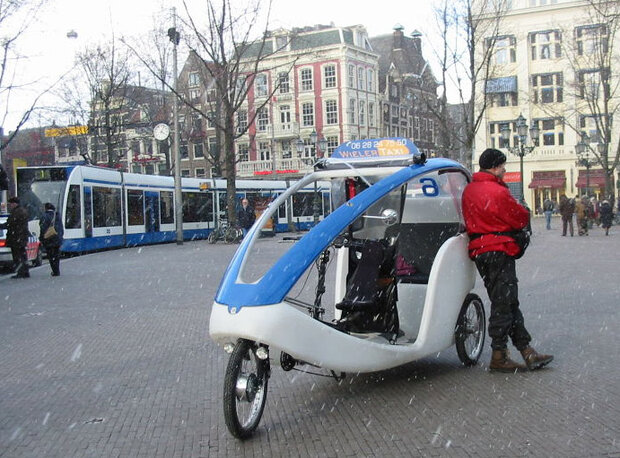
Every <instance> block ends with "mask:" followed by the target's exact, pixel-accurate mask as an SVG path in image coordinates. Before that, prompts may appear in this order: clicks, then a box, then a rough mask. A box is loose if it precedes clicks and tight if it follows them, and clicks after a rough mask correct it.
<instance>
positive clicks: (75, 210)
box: [65, 184, 82, 229]
mask: <svg viewBox="0 0 620 458" xmlns="http://www.w3.org/2000/svg"><path fill="white" fill-rule="evenodd" d="M80 227H82V206H81V204H80V185H76V184H72V185H70V186H69V194H68V195H67V210H66V212H65V228H66V229H79V228H80Z"/></svg>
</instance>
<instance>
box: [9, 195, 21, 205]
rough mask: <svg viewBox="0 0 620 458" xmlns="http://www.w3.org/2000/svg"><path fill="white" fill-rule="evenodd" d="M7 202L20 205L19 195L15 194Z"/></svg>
mask: <svg viewBox="0 0 620 458" xmlns="http://www.w3.org/2000/svg"><path fill="white" fill-rule="evenodd" d="M7 202H8V203H10V204H18V205H19V197H17V196H13V197H11V198H10V199H9V200H8V201H7Z"/></svg>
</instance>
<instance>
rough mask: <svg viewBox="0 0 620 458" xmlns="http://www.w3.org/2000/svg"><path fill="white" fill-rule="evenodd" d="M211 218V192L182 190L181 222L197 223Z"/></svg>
mask: <svg viewBox="0 0 620 458" xmlns="http://www.w3.org/2000/svg"><path fill="white" fill-rule="evenodd" d="M212 220H213V194H212V193H206V194H205V193H198V192H184V193H183V222H186V223H198V222H203V221H212Z"/></svg>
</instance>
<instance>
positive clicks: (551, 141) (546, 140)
mask: <svg viewBox="0 0 620 458" xmlns="http://www.w3.org/2000/svg"><path fill="white" fill-rule="evenodd" d="M534 123H536V126H537V127H538V128H539V129H540V135H541V136H542V144H543V145H545V146H553V145H564V122H563V121H562V119H559V118H557V119H556V118H548V119H536V120H534ZM536 140H539V139H536ZM534 143H535V142H534Z"/></svg>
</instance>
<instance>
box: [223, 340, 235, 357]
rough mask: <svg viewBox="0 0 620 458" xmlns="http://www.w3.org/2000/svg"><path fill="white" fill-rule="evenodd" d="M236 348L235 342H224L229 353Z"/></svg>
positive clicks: (225, 349)
mask: <svg viewBox="0 0 620 458" xmlns="http://www.w3.org/2000/svg"><path fill="white" fill-rule="evenodd" d="M234 349H235V344H234V343H232V342H226V343H225V344H224V351H225V352H226V353H228V354H230V353H232V352H233V350H234Z"/></svg>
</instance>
